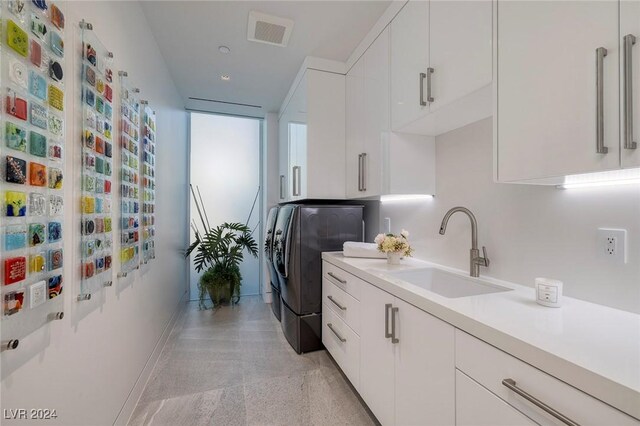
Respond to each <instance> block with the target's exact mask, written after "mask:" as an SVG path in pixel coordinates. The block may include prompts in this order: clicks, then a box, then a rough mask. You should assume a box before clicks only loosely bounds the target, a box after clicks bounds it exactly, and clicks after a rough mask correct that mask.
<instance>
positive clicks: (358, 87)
mask: <svg viewBox="0 0 640 426" xmlns="http://www.w3.org/2000/svg"><path fill="white" fill-rule="evenodd" d="M345 96H346V129H345V130H346V133H345V135H346V155H347V158H346V185H347V188H346V196H347V198H358V197H361V196H362V191H361V189H362V180H361V174H360V171H361V166H362V162H361V158H362V157H361V154H362V138H363V134H362V132H363V127H364V110H365V108H364V102H365V100H364V59H363V58H362V57H361V58H360V59H358V61H357V62H356V63H355V64H354V65H353V67H351V69H350V70H349V72H348V73H347V76H346V95H345Z"/></svg>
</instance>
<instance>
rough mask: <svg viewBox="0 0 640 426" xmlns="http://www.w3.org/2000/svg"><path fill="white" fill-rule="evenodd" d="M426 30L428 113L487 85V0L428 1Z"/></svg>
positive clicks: (489, 13) (489, 26)
mask: <svg viewBox="0 0 640 426" xmlns="http://www.w3.org/2000/svg"><path fill="white" fill-rule="evenodd" d="M429 33H430V39H429V46H430V48H429V66H430V67H431V68H432V69H433V74H432V75H431V86H432V89H431V92H432V96H433V102H431V104H430V105H429V108H430V110H431V111H432V112H433V111H437V110H438V109H440V108H443V107H444V106H446V105H449V104H451V103H453V102H455V101H457V100H459V99H461V98H464V97H465V96H467V95H469V94H471V93H473V92H475V91H476V90H478V89H480V88H483V87H487V86H489V85H490V84H491V79H492V64H491V43H492V37H491V36H492V7H491V1H431V2H429Z"/></svg>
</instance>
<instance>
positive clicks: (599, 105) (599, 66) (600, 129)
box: [596, 47, 609, 154]
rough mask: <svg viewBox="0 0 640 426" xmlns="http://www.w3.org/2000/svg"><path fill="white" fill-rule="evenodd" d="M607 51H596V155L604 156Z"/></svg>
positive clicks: (605, 151)
mask: <svg viewBox="0 0 640 426" xmlns="http://www.w3.org/2000/svg"><path fill="white" fill-rule="evenodd" d="M605 56H607V49H605V48H604V47H598V48H597V49H596V153H598V154H606V153H607V152H609V148H607V147H606V146H604V57H605Z"/></svg>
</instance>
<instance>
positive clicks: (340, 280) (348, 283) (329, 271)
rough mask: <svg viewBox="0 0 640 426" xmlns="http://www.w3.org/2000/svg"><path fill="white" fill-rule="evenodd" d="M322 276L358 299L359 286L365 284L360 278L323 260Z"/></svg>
mask: <svg viewBox="0 0 640 426" xmlns="http://www.w3.org/2000/svg"><path fill="white" fill-rule="evenodd" d="M322 276H323V277H324V278H326V279H328V280H329V281H331V282H332V283H334V284H335V285H336V286H338V287H339V288H341V289H342V290H344V291H346V292H347V293H349V294H350V295H352V296H353V297H354V298H355V299H356V300H360V287H362V285H363V284H365V282H364V281H362V280H361V279H360V278H358V277H356V276H355V275H352V274H350V273H348V272H347V271H345V270H343V269H340V268H338V267H337V266H334V265H332V264H331V263H329V262H325V261H323V262H322Z"/></svg>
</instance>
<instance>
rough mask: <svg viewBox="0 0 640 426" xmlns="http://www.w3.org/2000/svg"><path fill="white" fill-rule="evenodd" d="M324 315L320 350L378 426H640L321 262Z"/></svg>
mask: <svg viewBox="0 0 640 426" xmlns="http://www.w3.org/2000/svg"><path fill="white" fill-rule="evenodd" d="M329 296H330V297H329ZM332 299H333V300H332ZM322 308H323V309H322V314H323V318H322V320H323V328H322V341H323V343H324V345H325V346H326V348H327V350H328V351H329V353H331V355H332V356H333V358H334V359H335V361H336V363H337V364H338V365H339V366H340V368H341V369H342V370H343V371H344V373H345V375H346V376H347V378H348V379H349V380H350V381H351V383H352V384H353V386H354V387H355V388H356V390H357V391H358V392H359V393H360V396H361V397H362V399H363V400H364V401H365V402H366V404H367V405H368V407H369V408H370V409H371V411H372V412H373V414H374V415H375V416H376V418H377V419H378V421H379V422H380V423H381V424H382V425H385V426H386V425H398V426H409V425H421V426H422V425H439V426H446V425H454V424H456V425H474V426H490V425H491V426H501V425H504V426H516V425H518V426H519V425H535V424H540V425H558V426H560V425H563V424H565V422H566V424H580V425H583V426H586V425H616V426H624V425H635V426H640V422H639V421H638V420H636V419H634V418H633V417H630V416H628V415H627V414H625V413H623V412H621V411H619V410H617V409H615V408H613V407H611V406H610V405H607V404H605V403H604V402H602V401H600V400H599V399H597V398H596V397H594V396H591V395H589V394H587V393H585V392H583V391H581V390H580V389H578V388H575V387H573V386H571V385H568V384H567V383H565V382H563V381H561V380H558V379H556V378H555V377H553V376H551V375H550V374H547V373H546V372H544V371H542V370H539V369H538V368H536V367H533V366H531V365H530V364H527V363H525V362H523V361H521V360H520V359H518V358H516V357H514V356H512V355H510V354H508V353H506V352H503V351H502V350H500V349H497V348H496V347H494V346H491V345H489V344H488V343H485V342H483V341H482V340H479V339H477V338H476V337H474V336H472V335H470V334H467V333H466V332H464V331H462V330H460V329H457V328H455V327H453V326H452V325H450V324H448V323H446V322H444V321H442V320H440V319H438V318H436V317H434V316H433V315H431V314H429V313H427V312H425V311H423V310H421V309H418V308H416V307H415V306H413V305H411V304H409V303H407V302H405V301H404V300H401V299H399V298H398V297H395V296H394V295H392V294H390V293H387V292H386V291H383V290H381V289H380V288H378V287H376V286H375V285H373V284H370V283H368V282H366V281H364V280H363V279H361V278H360V277H358V276H356V275H354V274H352V273H349V272H347V271H345V270H344V269H341V268H339V267H337V266H335V265H333V264H330V263H328V262H326V261H324V262H323V307H322ZM354 330H355V331H354ZM596 396H597V395H596ZM532 400H536V401H537V404H536V403H533V402H532ZM543 407H544V408H543ZM563 416H564V419H562V417H563ZM563 420H564V421H563ZM571 421H573V422H574V423H570V422H571Z"/></svg>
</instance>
